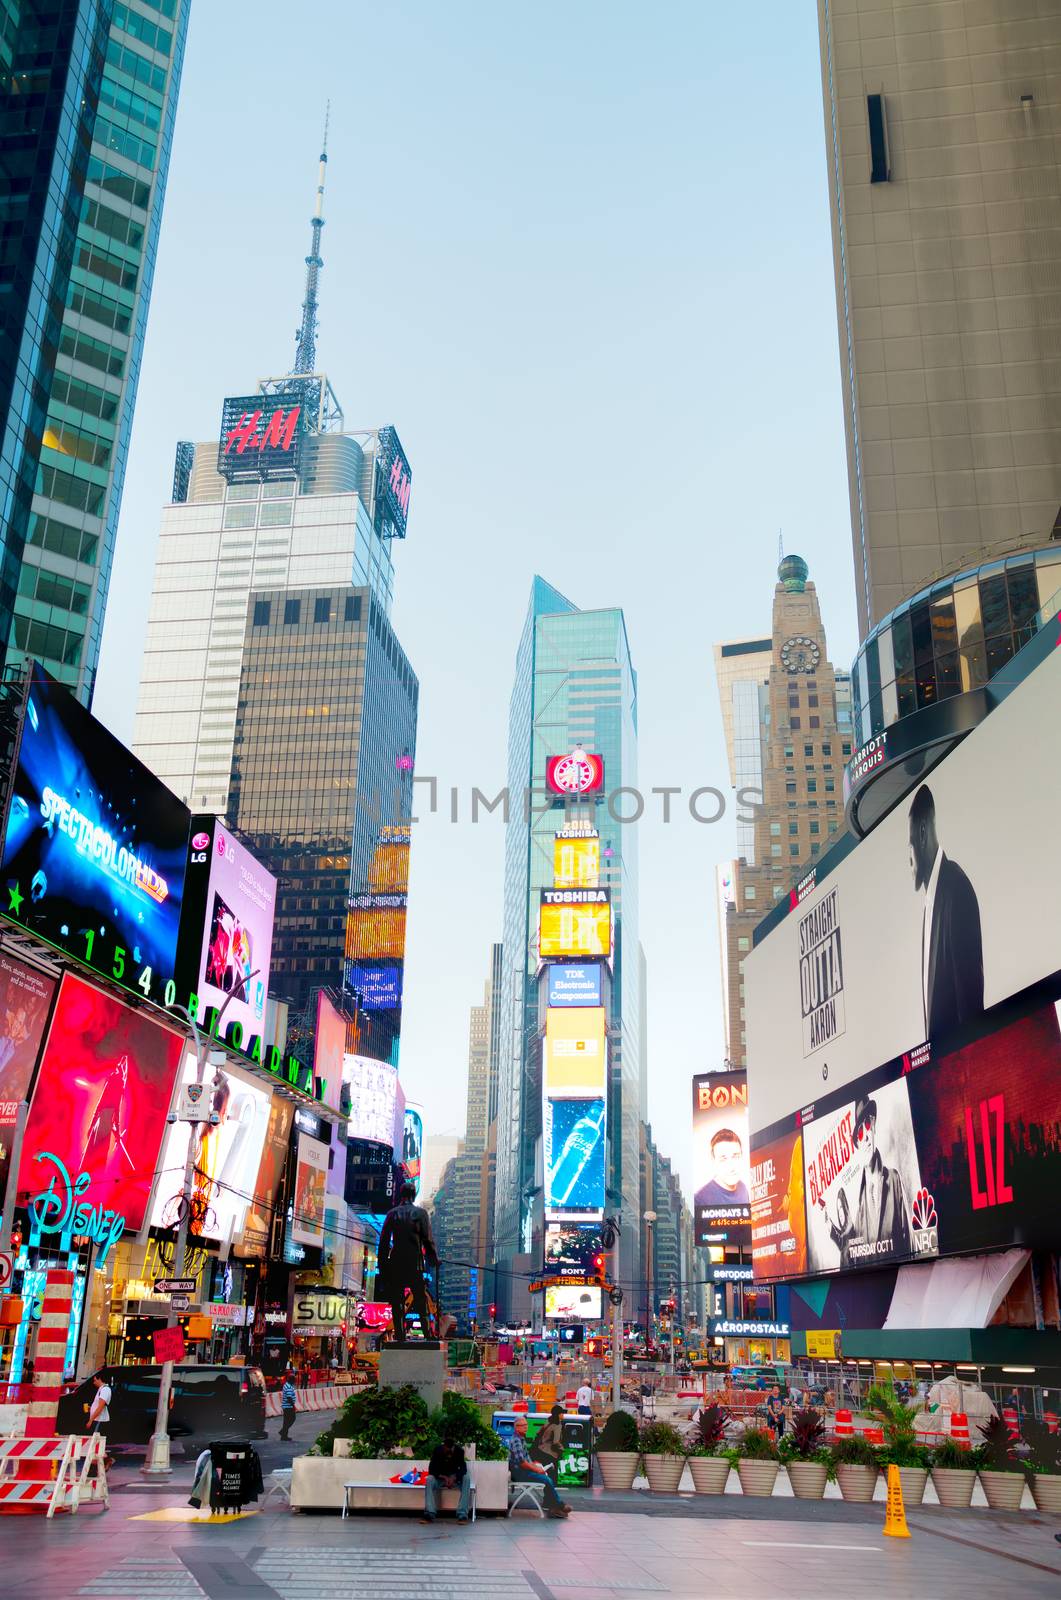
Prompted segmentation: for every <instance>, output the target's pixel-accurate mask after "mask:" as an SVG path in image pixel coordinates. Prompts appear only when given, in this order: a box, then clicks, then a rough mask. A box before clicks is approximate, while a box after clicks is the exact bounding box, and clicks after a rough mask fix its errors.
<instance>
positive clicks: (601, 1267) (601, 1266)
mask: <svg viewBox="0 0 1061 1600" xmlns="http://www.w3.org/2000/svg"><path fill="white" fill-rule="evenodd" d="M606 1266H607V1258H606V1257H605V1256H603V1255H601V1254H599V1253H598V1254H597V1255H595V1256H594V1257H593V1270H594V1272H595V1273H596V1274H597V1277H598V1278H603V1277H604V1271H605V1267H606Z"/></svg>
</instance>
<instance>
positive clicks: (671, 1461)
mask: <svg viewBox="0 0 1061 1600" xmlns="http://www.w3.org/2000/svg"><path fill="white" fill-rule="evenodd" d="M644 1460H645V1477H646V1478H647V1479H648V1486H649V1488H650V1489H654V1490H655V1491H656V1492H657V1493H658V1494H677V1492H678V1485H679V1483H681V1481H682V1473H683V1472H684V1471H685V1457H684V1456H656V1455H648V1456H645V1458H644Z"/></svg>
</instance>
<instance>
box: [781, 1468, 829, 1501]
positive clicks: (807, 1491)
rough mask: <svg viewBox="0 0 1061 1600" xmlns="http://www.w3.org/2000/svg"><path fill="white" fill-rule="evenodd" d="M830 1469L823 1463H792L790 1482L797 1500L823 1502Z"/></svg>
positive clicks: (789, 1473) (789, 1472)
mask: <svg viewBox="0 0 1061 1600" xmlns="http://www.w3.org/2000/svg"><path fill="white" fill-rule="evenodd" d="M828 1476H829V1469H828V1468H827V1467H826V1465H825V1463H824V1462H823V1461H790V1462H789V1464H788V1481H789V1483H790V1484H791V1485H792V1493H793V1494H794V1495H795V1497H796V1499H797V1500H822V1499H824V1497H825V1484H826V1481H827V1479H828Z"/></svg>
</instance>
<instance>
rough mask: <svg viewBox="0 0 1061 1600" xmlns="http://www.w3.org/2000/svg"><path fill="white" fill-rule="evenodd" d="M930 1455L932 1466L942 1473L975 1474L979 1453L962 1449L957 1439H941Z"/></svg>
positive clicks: (978, 1463)
mask: <svg viewBox="0 0 1061 1600" xmlns="http://www.w3.org/2000/svg"><path fill="white" fill-rule="evenodd" d="M931 1455H932V1465H933V1466H934V1467H941V1468H942V1469H943V1471H944V1472H975V1471H976V1469H977V1467H978V1466H979V1465H980V1451H979V1450H968V1449H965V1448H963V1447H962V1445H960V1444H959V1443H958V1441H957V1439H941V1440H940V1442H939V1444H937V1445H936V1447H935V1449H934V1450H933V1451H932V1452H931Z"/></svg>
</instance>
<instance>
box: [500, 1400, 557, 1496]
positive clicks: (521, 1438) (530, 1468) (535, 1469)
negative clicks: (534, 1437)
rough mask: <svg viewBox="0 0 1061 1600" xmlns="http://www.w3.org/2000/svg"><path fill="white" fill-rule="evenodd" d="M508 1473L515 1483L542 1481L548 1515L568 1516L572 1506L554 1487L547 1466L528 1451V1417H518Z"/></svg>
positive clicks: (510, 1449) (510, 1443)
mask: <svg viewBox="0 0 1061 1600" xmlns="http://www.w3.org/2000/svg"><path fill="white" fill-rule="evenodd" d="M508 1475H509V1477H510V1478H511V1479H512V1480H513V1482H514V1483H540V1484H541V1486H542V1490H543V1494H542V1499H543V1501H544V1503H545V1515H546V1516H547V1517H568V1516H570V1515H571V1507H570V1506H568V1505H565V1504H564V1502H563V1501H562V1500H561V1498H560V1496H559V1495H558V1494H557V1492H556V1490H555V1489H554V1488H553V1484H552V1479H551V1478H550V1477H549V1474H548V1473H547V1472H546V1470H545V1468H544V1467H543V1466H541V1465H540V1463H539V1462H537V1461H532V1460H531V1458H530V1455H529V1453H528V1451H527V1419H526V1417H525V1416H522V1415H521V1416H518V1417H517V1418H516V1426H515V1431H514V1433H513V1435H512V1438H511V1440H510V1441H509V1446H508Z"/></svg>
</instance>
